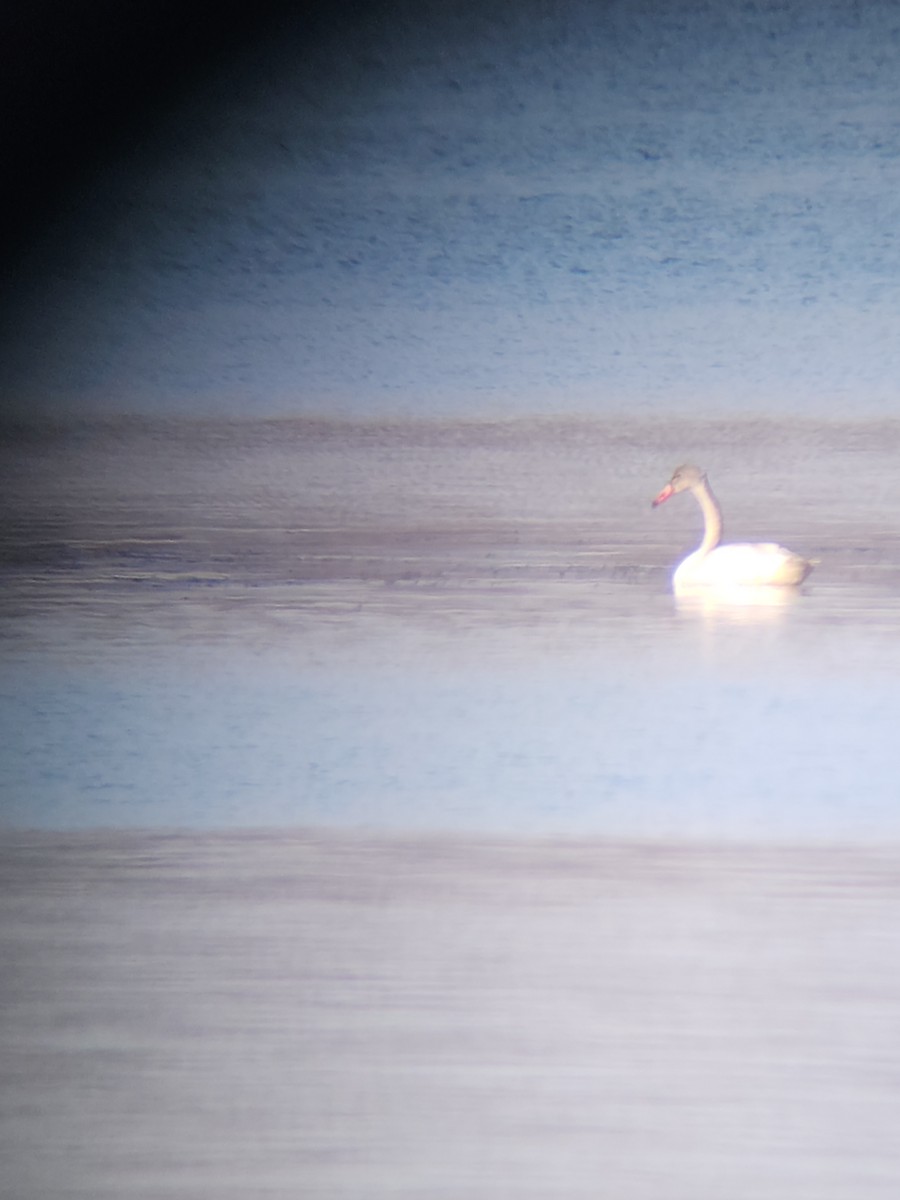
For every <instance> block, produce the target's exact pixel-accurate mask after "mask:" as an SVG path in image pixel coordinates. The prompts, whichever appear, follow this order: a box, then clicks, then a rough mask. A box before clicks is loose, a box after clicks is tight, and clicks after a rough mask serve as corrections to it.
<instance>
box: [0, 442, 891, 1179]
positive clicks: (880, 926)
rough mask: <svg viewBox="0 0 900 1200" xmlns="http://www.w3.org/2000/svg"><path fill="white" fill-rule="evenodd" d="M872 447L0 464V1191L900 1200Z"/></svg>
mask: <svg viewBox="0 0 900 1200" xmlns="http://www.w3.org/2000/svg"><path fill="white" fill-rule="evenodd" d="M898 443H900V427H898V426H895V425H894V424H892V423H884V424H879V425H870V424H859V425H815V424H812V423H792V424H779V423H775V422H769V423H765V422H745V423H721V424H701V423H693V424H690V423H669V424H667V423H655V424H652V425H651V424H639V423H635V424H632V425H629V424H627V423H617V424H608V425H607V424H603V423H592V422H577V421H564V422H563V421H560V422H514V423H510V424H508V425H504V424H500V425H492V424H486V423H485V424H479V423H477V422H476V423H471V424H446V425H377V424H369V425H365V424H361V425H356V426H341V425H330V424H328V423H315V422H306V421H303V422H273V423H261V424H245V425H241V424H233V425H229V424H215V423H210V424H202V423H197V424H185V425H171V426H164V425H154V424H147V425H139V424H138V425H135V424H123V425H111V426H94V427H91V426H83V427H80V428H73V429H68V430H58V431H56V432H53V431H45V432H44V433H41V434H34V433H32V434H29V435H25V434H24V433H22V432H20V433H19V434H18V435H16V436H10V437H8V438H7V440H6V441H5V443H4V444H3V446H2V448H0V456H2V468H3V469H2V471H0V479H2V485H0V486H2V489H3V497H2V499H3V505H4V512H5V514H6V520H5V524H4V527H3V531H2V557H3V575H4V587H3V591H2V600H0V603H2V631H3V640H2V643H0V681H2V682H0V688H2V695H0V715H2V725H3V737H4V747H5V749H4V758H5V768H4V773H3V778H2V781H0V819H2V823H3V825H4V826H5V831H4V832H3V834H2V835H0V872H2V880H0V907H2V921H0V961H2V964H3V970H2V980H3V982H2V985H0V987H2V1001H3V1005H2V1007H3V1013H4V1018H3V1023H2V1030H0V1078H2V1080H3V1082H2V1084H0V1105H2V1111H3V1114H4V1122H3V1132H2V1134H0V1138H2V1141H3V1159H4V1188H5V1190H6V1193H7V1194H9V1195H10V1196H16V1197H29V1198H32V1197H41V1198H47V1200H50V1198H53V1200H56V1198H63V1197H65V1198H69V1197H72V1198H75V1197H85V1198H86V1197H92V1198H102V1197H110V1198H112V1197H116V1198H120V1197H127V1198H128V1200H163V1198H164V1197H175V1196H177V1197H180V1198H181V1197H185V1198H187V1197H197V1198H198V1200H199V1198H200V1197H204V1198H205V1197H207V1196H210V1195H216V1196H231V1195H233V1196H235V1197H238V1196H239V1197H241V1198H242V1200H243V1198H245V1197H249V1196H279V1197H281V1196H283V1197H289V1196H290V1197H293V1196H297V1195H301V1194H302V1195H303V1196H305V1197H315V1198H317V1200H318V1198H322V1200H324V1198H326V1197H328V1198H332V1200H356V1198H358V1197H361V1196H366V1197H380V1196H384V1197H389V1196H390V1197H395V1196H398V1195H409V1196H416V1197H417V1198H419V1197H422V1198H425V1197H427V1198H429V1200H451V1198H452V1200H456V1198H458V1197H472V1198H477V1197H488V1196H491V1197H499V1196H507V1195H513V1194H515V1195H516V1196H522V1197H534V1198H536V1200H537V1198H541V1200H555V1198H557V1197H567V1198H568V1197H579V1196H584V1197H588V1196H590V1197H596V1196H610V1197H615V1198H616V1200H659V1198H660V1197H672V1198H673V1200H674V1198H676V1197H678V1198H681V1197H690V1198H691V1200H707V1198H708V1200H721V1197H723V1196H728V1197H729V1198H730V1200H731V1198H741V1197H747V1198H748V1200H749V1198H750V1197H757V1196H766V1197H767V1198H769V1197H785V1198H787V1197H790V1198H791V1200H798V1198H804V1197H807V1198H809V1200H829V1198H831V1197H834V1198H835V1200H837V1198H839V1197H840V1198H843V1197H846V1196H848V1195H853V1196H854V1197H866V1198H869V1197H873V1198H880V1197H885V1198H887V1197H894V1196H895V1195H896V1193H897V1188H898V1185H900V1159H898V1152H897V1150H896V1138H895V1137H894V1136H893V1125H892V1120H893V1112H894V1108H895V1105H894V1103H893V1101H894V1100H895V1093H896V1078H897V1075H898V1071H900V1060H898V1045H900V1043H898V1025H900V1009H898V989H900V971H898V968H897V963H898V961H900V957H898V954H897V948H898V947H897V937H898V934H897V930H898V928H900V922H898V903H900V847H898V844H897V836H896V835H897V832H898V827H900V804H898V801H897V790H896V778H897V770H896V754H895V751H894V741H895V730H896V728H897V720H898V715H900V683H898V680H900V672H898V665H900V664H898V658H900V650H898V647H900V639H898V637H897V633H898V623H900V622H898V616H900V608H898V604H897V590H898V582H900V554H898V550H897V544H896V535H895V530H896V526H897V520H896V506H897V501H896V496H897V495H898V488H897V478H896V475H897V470H896V466H895V464H896V462H897V461H898V456H897V451H898ZM691 459H697V460H699V461H701V463H702V465H704V466H705V467H706V468H707V469H708V470H709V472H710V475H711V478H712V480H713V483H714V485H715V487H716V490H717V492H718V494H719V497H720V499H721V501H722V503H723V506H724V508H725V516H726V526H727V532H728V534H729V535H730V536H731V537H734V538H736V539H745V538H746V539H757V538H759V539H763V538H764V539H769V538H777V539H778V540H779V541H782V542H784V543H785V544H787V545H789V546H791V547H792V548H794V549H796V550H798V551H799V552H801V553H803V554H806V555H809V556H811V557H814V558H816V559H818V560H820V561H819V563H818V566H817V568H816V571H815V572H814V574H813V575H812V576H811V578H810V580H809V581H808V583H807V584H806V585H805V586H804V588H803V589H802V591H801V592H800V593H799V594H798V595H796V596H793V597H788V596H782V597H779V598H776V599H775V600H774V601H773V597H771V596H769V597H768V600H767V601H766V599H765V598H764V597H756V598H755V599H753V600H752V602H750V603H747V604H740V605H735V604H728V605H708V604H707V605H705V606H704V605H700V606H697V605H694V606H684V605H679V604H676V602H675V599H674V598H673V596H672V595H671V593H670V590H669V575H670V570H671V566H672V565H673V564H674V563H675V562H676V561H677V559H678V558H679V557H680V556H681V554H682V553H683V552H684V551H685V550H687V549H689V548H691V547H692V546H693V545H694V544H695V542H696V540H697V539H698V538H699V514H698V513H697V511H696V509H695V506H694V505H693V504H692V502H691V501H690V499H689V498H687V497H685V498H683V502H679V503H677V504H676V503H675V502H673V503H672V504H671V505H669V506H667V508H666V510H664V511H657V512H654V513H651V511H650V507H649V504H650V499H651V497H652V496H653V495H654V494H655V493H656V491H657V490H658V488H659V486H660V485H661V484H662V483H663V482H665V480H666V479H667V478H668V476H669V474H670V472H671V470H672V468H673V467H674V466H675V465H676V464H677V463H678V462H680V461H684V460H691ZM175 830H180V832H175Z"/></svg>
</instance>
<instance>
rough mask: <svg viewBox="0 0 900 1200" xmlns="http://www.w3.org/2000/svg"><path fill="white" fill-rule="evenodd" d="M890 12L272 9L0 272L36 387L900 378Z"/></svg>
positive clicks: (430, 405) (675, 400)
mask: <svg viewBox="0 0 900 1200" xmlns="http://www.w3.org/2000/svg"><path fill="white" fill-rule="evenodd" d="M898 65H900V18H898V10H897V6H896V4H894V3H891V2H887V0H884V2H881V3H868V4H865V5H857V4H850V3H845V2H843V0H836V2H833V3H811V2H807V0H790V2H788V3H786V4H778V5H768V4H766V5H746V4H739V3H725V4H714V5H707V4H700V5H697V4H693V3H685V2H677V3H672V4H666V5H659V4H656V3H638V4H635V3H630V2H629V3H613V4H605V5H602V6H599V5H596V4H593V3H586V2H577V3H573V4H567V5H560V6H546V5H542V4H539V3H523V4H516V5H512V4H509V3H506V2H502V0H494V2H490V3H479V4H474V3H464V4H460V5H453V6H447V5H443V4H437V3H436V4H425V5H421V4H417V5H415V6H412V5H407V4H400V3H396V4H392V5H388V6H386V7H382V8H379V9H378V10H377V12H369V11H368V8H367V6H360V10H359V11H357V12H356V13H355V14H353V15H352V16H350V17H348V19H347V20H346V21H344V22H342V23H341V24H340V25H339V26H337V27H336V28H335V29H334V30H333V32H332V33H331V34H330V35H328V36H325V37H324V38H323V39H320V40H313V41H310V40H305V39H304V37H303V32H302V28H296V29H295V28H294V27H293V26H288V27H284V28H280V29H279V30H278V31H277V34H276V35H274V36H273V37H272V38H271V39H270V40H269V41H266V42H265V43H263V44H262V45H261V46H258V47H256V48H255V49H252V50H251V49H250V48H248V52H247V56H246V58H245V59H243V60H238V61H235V62H233V63H232V64H231V65H230V67H229V68H228V71H227V72H226V73H225V74H224V75H222V76H221V77H220V78H218V79H216V80H215V81H213V82H211V83H207V85H206V86H205V87H204V88H201V89H199V90H198V91H197V92H196V94H194V95H193V97H192V98H190V99H189V100H185V101H183V102H182V104H181V106H180V107H177V108H175V109H174V110H173V111H171V112H170V113H167V114H166V115H165V116H164V117H162V116H161V117H160V118H159V119H158V122H157V124H156V125H154V126H152V127H151V128H141V129H137V130H135V134H134V139H133V149H132V151H131V153H130V155H129V156H127V157H125V158H123V159H121V160H119V161H117V162H115V163H111V164H110V165H109V166H108V167H107V169H106V170H105V171H104V172H103V173H102V174H101V175H99V176H97V177H96V178H94V179H93V180H91V181H89V182H88V183H87V184H86V185H85V188H84V190H83V192H82V193H81V194H79V195H78V196H75V197H73V198H72V202H71V204H70V205H69V206H68V207H69V216H68V217H67V219H66V220H65V221H63V222H61V223H60V224H59V225H58V227H56V228H54V229H52V230H48V232H47V237H46V239H45V241H44V243H43V244H42V245H41V246H39V247H37V248H36V249H35V251H34V253H33V254H32V255H31V257H30V259H29V260H28V262H27V265H26V268H25V273H24V274H23V276H22V278H20V279H18V280H14V281H12V287H13V290H14V294H15V296H16V304H15V306H14V311H13V312H12V313H11V314H10V318H11V319H10V322H9V324H8V327H7V332H6V334H5V335H4V338H5V340H4V352H3V355H2V367H0V383H2V385H3V390H4V395H5V396H6V397H7V398H8V402H9V403H10V404H14V405H17V406H18V407H20V408H22V409H24V410H26V411H28V412H30V413H34V412H41V411H44V412H52V413H60V412H73V411H74V412H81V413H84V412H85V411H101V412H116V411H128V412H135V411H137V412H156V413H159V412H169V413H184V412H198V411H204V412H210V413H223V412H230V413H244V414H246V413H248V412H252V413H255V414H258V415H267V414H273V413H310V412H311V413H322V412H331V413H334V412H345V413H346V412H350V413H355V414H361V413H362V414H370V415H371V414H376V413H377V414H383V413H394V414H404V415H411V414H418V415H428V414H435V413H463V414H466V413H468V414H475V413H485V412H490V413H493V414H500V413H505V414H511V413H521V412H529V413H535V412H537V413H541V412H545V413H546V412H554V413H572V412H583V413H588V414H597V415H602V414H609V413H631V414H635V413H641V412H644V413H661V414H665V415H667V416H673V415H681V416H691V415H698V414H704V415H716V414H719V415H735V414H742V413H750V414H753V413H767V414H783V413H787V412H796V413H800V414H804V415H807V416H811V417H815V418H819V417H823V416H828V417H849V416H855V415H859V414H860V413H868V414H882V415H890V414H892V413H894V412H895V411H896V401H895V394H896V378H897V375H898V366H900V363H898V349H897V339H896V336H895V332H896V313H897V307H898V300H900V291H898V289H900V283H898V279H900V271H898V267H900V242H898V239H897V228H898V218H900V199H898V197H900V118H898V115H897V114H898V112H900V108H898V99H900V96H898V91H900V71H898Z"/></svg>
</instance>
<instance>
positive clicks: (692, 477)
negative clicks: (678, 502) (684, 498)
mask: <svg viewBox="0 0 900 1200" xmlns="http://www.w3.org/2000/svg"><path fill="white" fill-rule="evenodd" d="M705 479H706V475H705V474H704V472H703V471H701V470H700V468H699V467H691V466H683V467H676V468H675V472H674V474H673V475H672V478H671V479H670V480H669V482H668V483H667V484H666V486H665V487H664V488H663V490H662V491H661V492H660V493H659V495H658V496H657V497H656V499H655V500H654V501H653V505H652V507H653V508H656V506H657V504H662V503H664V502H665V501H666V500H668V499H669V497H670V496H674V495H675V493H676V492H689V491H690V490H691V489H692V488H696V487H700V486H701V485H702V484H703V482H704V481H705Z"/></svg>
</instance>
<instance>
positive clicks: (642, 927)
mask: <svg viewBox="0 0 900 1200" xmlns="http://www.w3.org/2000/svg"><path fill="white" fill-rule="evenodd" d="M0 871H2V892H0V908H2V923H0V949H2V955H3V962H4V971H3V993H4V1004H3V1008H4V1014H5V1015H4V1021H3V1037H2V1043H0V1066H2V1072H0V1075H2V1080H3V1083H2V1084H0V1099H2V1105H3V1112H4V1122H3V1131H2V1133H0V1140H2V1146H3V1158H4V1191H5V1194H6V1195H8V1196H15V1197H42V1198H48V1200H49V1198H51V1197H52V1198H54V1200H56V1198H63V1197H65V1198H69V1197H72V1198H74V1197H88V1196H90V1197H95V1198H97V1200H102V1198H106V1197H109V1198H110V1200H112V1198H116V1200H119V1198H120V1197H128V1198H129V1200H163V1198H165V1197H175V1196H177V1197H179V1198H185V1200H188V1198H190V1200H193V1198H196V1200H201V1198H202V1200H206V1197H209V1196H211V1195H215V1196H228V1197H231V1196H234V1197H240V1198H241V1200H245V1198H246V1197H251V1196H252V1197H255V1196H260V1197H262V1196H272V1197H284V1198H285V1200H286V1198H287V1197H294V1196H298V1195H302V1196H304V1197H316V1198H317V1200H318V1198H323V1200H324V1198H325V1197H328V1198H336V1200H337V1198H339V1200H358V1198H359V1197H362V1196H365V1197H373V1198H380V1197H384V1198H385V1200H387V1198H388V1197H390V1198H393V1197H395V1196H398V1195H409V1196H416V1197H423V1198H426V1197H427V1198H429V1200H432V1198H435V1200H437V1198H440V1200H451V1198H452V1200H456V1198H459V1197H471V1198H481V1197H485V1198H487V1197H501V1196H502V1197H506V1196H511V1195H516V1196H522V1197H529V1198H534V1200H538V1198H539V1200H556V1198H558V1197H566V1198H570V1197H585V1200H587V1198H588V1197H590V1198H594V1197H597V1196H604V1197H605V1196H609V1197H616V1198H617V1200H660V1198H669V1197H671V1198H673V1200H674V1198H675V1197H687V1196H690V1197H692V1200H721V1197H723V1196H728V1197H740V1198H744V1197H747V1198H749V1197H757V1196H766V1197H772V1198H784V1200H788V1198H790V1200H844V1198H845V1197H847V1196H855V1197H866V1198H868V1200H872V1198H882V1197H883V1198H884V1200H889V1198H892V1197H894V1196H895V1195H896V1193H897V1187H898V1183H900V1150H898V1147H897V1139H896V1136H895V1125H894V1121H895V1119H896V1117H895V1114H896V1097H897V1078H898V1073H900V1043H898V1013H900V972H898V968H897V963H898V961H900V955H898V949H900V947H898V937H900V934H898V929H900V920H898V917H900V855H898V853H897V851H896V849H893V850H890V851H880V852H879V851H877V850H868V851H863V850H856V851H852V850H849V849H844V850H841V849H837V848H831V849H819V850H815V849H812V848H807V849H801V848H794V849H786V848H781V849H778V848H774V847H769V848H765V849H763V848H756V849H754V848H749V847H737V846H735V847H732V848H731V849H724V848H722V847H719V848H716V847H713V846H706V847H704V846H700V845H697V844H694V845H693V846H690V847H689V846H685V845H681V846H677V845H673V844H671V843H670V844H668V845H664V844H653V843H643V844H618V843H615V842H611V841H604V842H595V841H589V840H586V841H582V842H580V843H574V842H570V843H565V842H560V841H539V840H535V841H527V840H512V839H485V838H479V839H478V840H473V839H461V838H447V837H444V838H435V837H418V838H413V837H407V838H395V839H391V840H382V839H373V838H366V839H362V838H359V837H353V836H350V835H343V836H337V835H333V834H325V833H323V834H318V835H302V834H295V833H289V832H284V831H282V832H280V833H272V834H252V833H249V832H244V833H233V834H227V835H215V834H205V835H204V834H191V835H180V836H172V835H164V834H142V833H108V834H98V833H83V834H80V835H73V834H70V835H60V834H27V833H18V834H14V835H7V837H5V838H4V839H3V843H2V852H0Z"/></svg>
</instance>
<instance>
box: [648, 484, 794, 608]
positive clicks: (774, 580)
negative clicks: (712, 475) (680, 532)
mask: <svg viewBox="0 0 900 1200" xmlns="http://www.w3.org/2000/svg"><path fill="white" fill-rule="evenodd" d="M686 491H689V492H693V494H694V498H695V499H696V501H697V503H698V504H699V505H700V508H701V510H702V511H703V522H704V530H703V541H702V542H701V543H700V545H699V547H698V548H697V549H696V550H695V551H694V553H693V554H689V555H688V556H687V558H686V559H684V561H683V562H681V563H679V564H678V566H677V567H676V569H675V574H674V575H673V576H672V583H673V586H674V588H675V591H676V592H677V591H684V590H686V589H690V588H700V587H703V588H706V587H758V586H760V585H767V584H778V585H782V586H785V585H787V586H790V585H795V584H798V583H802V582H803V580H804V579H805V578H806V576H807V575H808V574H809V573H810V571H811V570H812V568H813V564H812V563H811V562H808V561H807V559H805V558H801V557H800V555H799V554H794V553H793V551H791V550H785V548H784V546H776V545H775V543H774V542H735V543H733V544H731V545H725V546H720V545H719V539H720V538H721V536H722V511H721V509H720V508H719V505H718V502H717V500H716V498H715V496H714V495H713V494H712V489H711V488H710V486H709V484H708V483H707V480H706V475H705V474H704V473H703V471H701V470H700V468H699V467H689V466H684V467H678V468H677V470H676V471H675V474H674V475H673V476H672V478H671V479H670V481H669V482H668V483H667V484H666V486H665V487H664V488H663V490H662V491H661V492H660V493H659V495H658V496H657V497H656V499H655V500H654V501H653V507H654V508H656V506H657V505H658V504H662V503H663V502H664V501H666V500H668V499H669V497H670V496H674V495H675V493H676V492H686Z"/></svg>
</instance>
